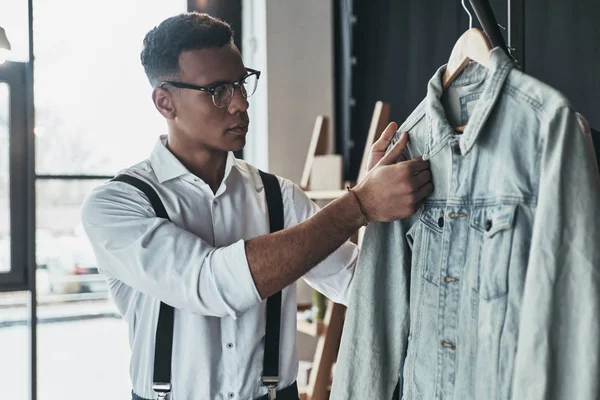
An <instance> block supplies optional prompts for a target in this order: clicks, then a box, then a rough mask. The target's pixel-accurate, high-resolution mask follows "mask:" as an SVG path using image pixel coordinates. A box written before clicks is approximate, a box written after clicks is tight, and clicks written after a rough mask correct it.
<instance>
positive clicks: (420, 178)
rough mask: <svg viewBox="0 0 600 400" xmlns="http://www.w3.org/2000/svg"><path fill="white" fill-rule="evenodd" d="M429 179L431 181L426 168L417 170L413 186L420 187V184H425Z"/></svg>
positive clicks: (429, 172) (429, 173)
mask: <svg viewBox="0 0 600 400" xmlns="http://www.w3.org/2000/svg"><path fill="white" fill-rule="evenodd" d="M430 181H431V171H430V170H428V169H426V170H423V171H421V172H419V173H418V174H417V175H415V176H414V179H413V184H414V187H416V188H420V187H421V186H423V185H425V184H426V183H427V182H430Z"/></svg>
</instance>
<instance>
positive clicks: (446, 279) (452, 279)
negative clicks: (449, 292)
mask: <svg viewBox="0 0 600 400" xmlns="http://www.w3.org/2000/svg"><path fill="white" fill-rule="evenodd" d="M444 282H446V283H452V282H458V279H456V278H454V277H452V276H446V277H444Z"/></svg>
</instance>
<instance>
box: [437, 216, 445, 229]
mask: <svg viewBox="0 0 600 400" xmlns="http://www.w3.org/2000/svg"><path fill="white" fill-rule="evenodd" d="M438 226H439V227H440V228H443V227H444V217H440V219H438Z"/></svg>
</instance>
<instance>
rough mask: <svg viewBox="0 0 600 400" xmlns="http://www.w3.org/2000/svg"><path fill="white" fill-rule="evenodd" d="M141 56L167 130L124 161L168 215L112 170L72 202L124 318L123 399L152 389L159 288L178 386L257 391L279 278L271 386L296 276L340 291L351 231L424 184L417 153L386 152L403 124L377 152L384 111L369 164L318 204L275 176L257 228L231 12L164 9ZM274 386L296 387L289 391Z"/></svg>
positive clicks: (289, 340)
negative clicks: (278, 203)
mask: <svg viewBox="0 0 600 400" xmlns="http://www.w3.org/2000/svg"><path fill="white" fill-rule="evenodd" d="M141 59H142V64H143V65H144V68H145V71H146V74H147V76H148V79H149V81H150V83H151V84H152V86H153V88H154V91H153V93H152V99H153V101H154V104H155V106H156V109H157V110H158V112H160V113H161V115H162V116H164V117H165V119H166V121H167V125H168V134H167V135H165V136H162V137H161V138H160V139H159V141H158V142H157V144H156V147H155V149H154V150H153V152H152V154H151V155H150V158H149V159H148V160H146V161H144V162H142V163H140V164H137V165H135V166H133V167H131V168H128V169H126V170H124V171H122V172H123V173H125V174H127V175H130V176H134V177H137V178H138V179H141V180H143V181H144V182H146V183H148V184H149V185H150V186H151V187H152V188H153V189H154V190H155V191H156V192H157V193H158V196H159V197H160V199H161V200H162V202H163V203H164V205H165V208H166V211H167V213H168V216H169V217H170V221H169V220H167V219H164V218H157V216H156V213H155V212H154V210H153V208H152V206H151V204H150V201H149V199H148V197H146V196H145V195H144V194H142V192H140V191H139V190H137V189H136V188H135V187H133V186H131V185H128V184H127V183H123V182H115V181H111V182H109V183H107V184H106V185H103V186H101V187H99V188H97V189H96V190H94V192H93V193H92V194H91V195H90V197H89V198H88V199H87V201H86V203H85V205H84V208H83V223H84V227H85V230H86V232H87V234H88V236H89V238H90V240H91V242H92V244H93V247H94V251H95V253H96V256H97V259H98V265H99V267H100V270H101V271H102V273H103V274H105V275H106V276H107V277H108V282H109V285H110V289H111V293H112V295H113V297H114V299H115V302H116V304H117V306H118V308H119V310H120V312H121V313H122V315H123V317H124V319H125V320H126V321H127V322H128V324H129V332H130V333H129V335H130V343H131V347H132V359H131V377H132V382H133V392H134V394H133V396H134V399H139V398H142V399H143V398H146V399H149V398H153V397H154V396H155V395H154V394H153V358H154V343H155V340H154V335H155V332H156V321H157V318H158V313H159V305H160V302H161V301H162V302H164V303H165V304H168V305H170V306H172V307H174V308H175V309H176V311H175V325H174V330H173V336H174V337H173V354H172V368H173V370H172V380H171V381H172V396H173V398H174V399H175V400H192V399H244V400H247V399H257V398H267V397H266V394H267V391H268V390H267V388H266V387H265V386H264V385H263V383H262V382H261V376H262V373H263V364H262V361H263V354H264V346H265V343H264V341H265V340H264V337H265V299H267V298H268V297H269V296H271V295H273V294H274V293H276V292H278V291H280V290H281V291H282V307H281V338H280V345H279V382H278V384H277V391H278V393H284V391H285V390H286V388H290V387H294V386H293V384H294V382H295V379H296V375H297V371H298V359H297V355H296V343H295V335H296V292H295V287H294V285H292V284H293V283H294V282H295V281H296V280H297V279H299V278H300V277H303V278H304V279H305V280H306V281H307V282H308V283H309V284H310V285H311V286H312V287H314V288H315V289H317V290H319V291H321V292H322V293H324V294H325V295H326V296H328V297H329V298H331V299H332V300H334V301H336V302H339V303H343V304H346V303H347V296H348V288H349V285H350V282H351V280H352V276H353V273H354V265H355V263H356V259H357V252H358V251H357V248H356V247H355V246H354V245H353V244H351V243H349V242H347V240H348V238H349V237H351V236H352V235H353V234H354V233H355V232H356V231H357V230H358V229H359V228H360V227H361V226H362V225H363V224H364V223H365V221H366V220H368V221H392V220H396V219H399V218H404V217H407V216H409V215H412V214H413V213H414V212H415V210H416V209H417V208H418V203H419V202H420V201H421V200H422V199H423V198H424V197H426V195H427V194H428V193H430V192H431V190H432V185H431V182H430V180H431V174H430V172H429V170H428V163H427V162H424V161H421V160H411V161H405V162H400V163H396V161H397V160H398V159H399V158H400V153H401V152H402V150H403V148H404V146H405V145H406V142H407V140H408V137H407V136H406V135H405V136H404V138H403V140H402V141H401V143H399V144H398V145H396V146H395V147H394V148H393V149H392V150H391V151H390V152H389V153H388V154H385V150H386V148H387V146H388V145H389V143H390V140H391V137H392V135H393V134H394V131H395V130H396V129H397V126H396V125H395V124H390V126H388V128H387V129H386V131H385V132H384V133H383V135H382V139H380V140H379V141H378V142H377V144H376V145H375V146H374V148H373V153H372V160H371V165H375V164H376V165H375V166H374V167H373V168H372V170H371V171H370V172H369V173H368V174H367V176H366V178H365V179H364V180H363V181H362V182H361V183H360V184H359V185H358V186H356V187H355V188H354V189H352V192H351V193H350V192H349V193H347V194H346V195H344V196H342V197H341V198H339V199H337V200H336V201H334V202H332V203H331V204H330V205H329V206H327V207H325V208H324V209H323V210H321V211H318V210H317V207H316V206H315V205H314V204H313V203H312V202H311V201H310V200H309V199H308V197H307V196H306V195H305V194H304V193H303V192H302V191H301V190H300V189H299V188H298V187H297V186H295V185H294V184H292V183H291V182H290V181H287V180H284V179H279V183H280V185H281V194H282V198H283V206H284V227H285V228H286V229H284V230H282V231H280V232H278V233H274V234H268V233H269V218H268V212H267V207H266V203H265V194H264V192H265V190H264V184H263V183H262V182H261V178H260V175H259V173H258V170H257V169H256V168H255V167H253V166H251V165H249V164H248V163H246V162H244V161H241V160H237V159H235V157H234V156H233V155H232V152H233V151H237V150H240V149H242V148H243V147H244V144H245V142H246V133H247V130H248V124H249V121H248V114H247V109H248V106H249V105H248V101H247V97H249V96H250V95H251V94H252V93H253V91H254V88H255V86H254V84H255V83H256V81H257V80H258V75H259V72H258V71H254V70H251V69H249V68H246V67H245V66H244V63H243V62H242V58H241V55H240V52H239V51H238V49H237V47H236V46H235V44H233V41H232V30H231V28H230V27H229V25H227V24H226V23H224V22H222V21H220V20H217V19H215V18H212V17H210V16H208V15H206V14H198V13H186V14H181V15H177V16H174V17H171V18H169V19H167V20H165V21H164V22H162V23H161V24H160V25H159V26H158V27H156V28H154V29H152V30H151V31H150V32H149V33H148V34H147V35H146V38H145V39H144V48H143V51H142V55H141ZM384 154H385V155H384ZM366 267H367V268H368V266H366ZM287 393H290V391H288V392H287ZM277 398H278V399H280V398H281V399H283V400H285V399H286V398H290V399H291V398H294V399H295V398H297V392H296V391H294V394H293V395H292V396H291V397H283V395H282V396H279V395H278V397H277Z"/></svg>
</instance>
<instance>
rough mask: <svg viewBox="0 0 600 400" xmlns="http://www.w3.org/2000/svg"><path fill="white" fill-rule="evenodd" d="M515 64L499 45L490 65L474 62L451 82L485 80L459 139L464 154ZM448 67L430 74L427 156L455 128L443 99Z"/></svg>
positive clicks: (463, 82) (495, 49)
mask: <svg viewBox="0 0 600 400" xmlns="http://www.w3.org/2000/svg"><path fill="white" fill-rule="evenodd" d="M513 67H514V64H513V62H512V61H511V59H510V58H509V57H508V55H507V54H506V53H505V52H504V51H503V50H502V49H501V48H499V47H496V48H494V49H492V51H491V52H490V67H489V69H487V68H485V67H483V66H481V65H479V64H477V63H476V62H471V63H469V65H468V66H467V68H465V70H464V71H463V72H462V73H461V75H460V76H459V77H458V78H456V79H455V80H454V81H453V82H452V84H451V85H450V86H459V85H467V84H469V83H472V82H480V81H482V80H485V81H486V86H485V89H484V92H483V94H482V95H481V97H480V98H479V101H478V102H477V105H476V106H475V110H474V111H473V115H472V116H471V118H470V119H469V123H468V124H467V127H466V128H465V131H464V132H463V134H462V135H461V138H460V141H459V143H460V148H461V152H462V154H467V153H468V152H469V150H470V149H471V148H472V147H473V144H474V143H475V140H476V139H477V136H478V135H479V132H480V131H481V128H482V127H483V125H484V123H485V121H486V120H487V118H488V116H489V115H490V113H491V111H492V109H493V107H494V105H495V103H496V100H497V99H498V97H499V96H500V93H501V91H502V87H503V85H504V81H505V80H506V77H507V76H508V74H509V72H510V71H511V70H512V68H513ZM445 71H446V65H443V66H442V67H440V69H439V70H438V71H437V72H436V74H435V75H434V76H433V77H432V78H431V80H430V81H429V84H428V86H427V97H426V99H425V107H426V114H427V117H428V122H429V125H430V136H429V143H428V144H427V147H426V150H425V154H424V155H427V157H432V156H433V155H434V154H435V153H437V152H438V151H439V150H440V149H441V148H442V147H443V146H444V145H445V144H446V143H447V142H448V140H450V139H451V138H452V137H453V135H454V128H453V127H452V126H450V124H449V123H448V120H447V119H446V113H445V111H444V107H443V105H442V103H441V100H440V99H441V97H442V94H443V91H444V89H443V87H442V77H443V76H444V72H445Z"/></svg>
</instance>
